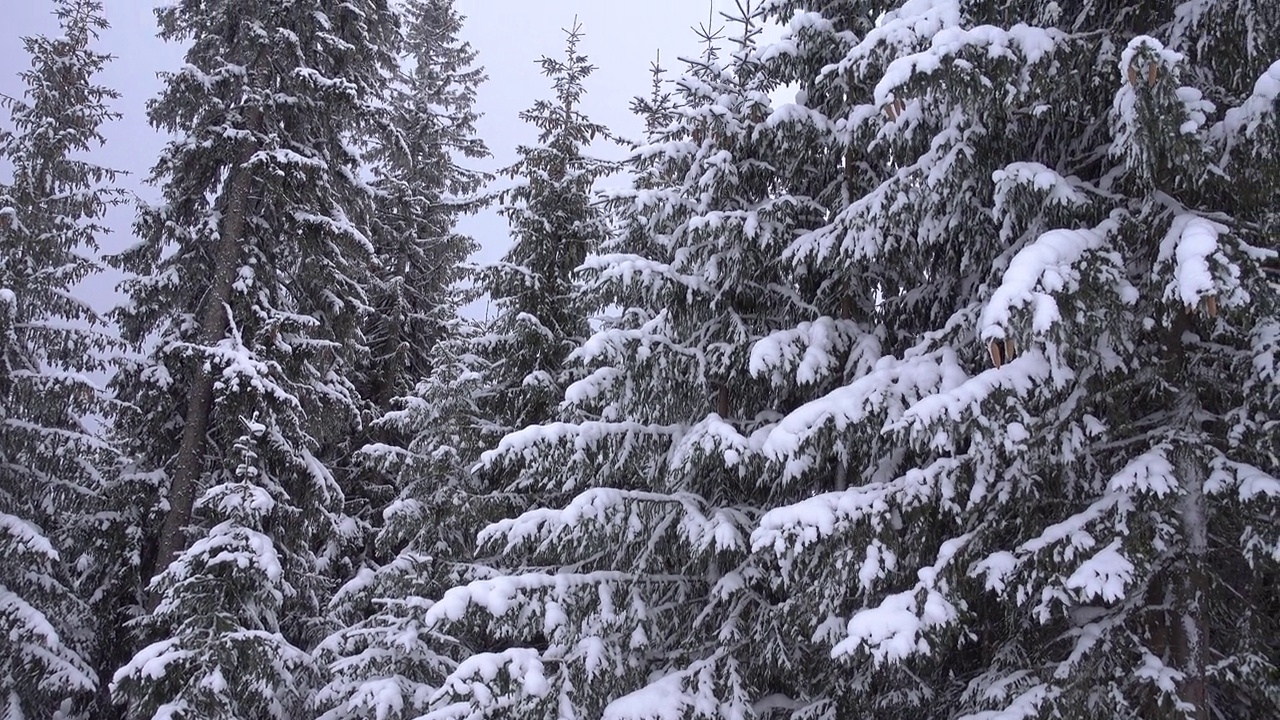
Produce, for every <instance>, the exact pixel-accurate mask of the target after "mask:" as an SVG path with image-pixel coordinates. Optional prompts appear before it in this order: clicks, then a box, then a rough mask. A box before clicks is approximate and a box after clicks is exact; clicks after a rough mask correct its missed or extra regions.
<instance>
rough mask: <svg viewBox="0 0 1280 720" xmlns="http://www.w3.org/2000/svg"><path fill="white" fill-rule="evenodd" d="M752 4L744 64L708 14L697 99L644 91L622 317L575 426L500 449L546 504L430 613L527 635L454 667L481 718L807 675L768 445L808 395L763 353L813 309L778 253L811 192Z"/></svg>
mask: <svg viewBox="0 0 1280 720" xmlns="http://www.w3.org/2000/svg"><path fill="white" fill-rule="evenodd" d="M733 19H734V20H735V21H736V22H737V23H738V24H739V25H740V27H742V28H743V30H742V31H741V32H740V33H739V34H738V35H737V37H736V42H735V43H734V48H733V50H732V52H731V53H730V54H729V56H728V58H727V61H725V60H721V58H720V57H719V53H718V51H717V50H716V42H717V40H718V38H717V37H716V35H715V34H714V33H713V32H712V30H711V28H709V27H708V28H704V31H703V35H704V40H705V41H706V43H707V46H708V51H707V52H705V53H704V54H703V57H702V58H701V59H699V60H695V61H692V62H691V63H690V68H689V71H688V72H687V73H686V74H685V75H684V77H682V78H681V79H680V80H679V81H678V82H677V84H676V92H675V102H674V103H673V104H671V105H669V104H667V103H663V102H661V101H660V100H659V101H658V102H652V103H645V104H643V105H642V107H644V108H646V109H648V108H653V109H654V110H653V111H652V112H647V113H646V114H647V115H648V116H649V118H651V119H653V120H654V122H653V123H651V124H650V135H651V142H649V143H648V144H646V145H644V146H642V147H640V148H638V149H637V150H636V151H635V152H634V154H633V158H632V161H631V163H630V166H631V169H632V170H633V172H635V174H636V176H637V178H636V181H635V186H636V188H635V190H634V191H633V192H629V193H626V194H625V196H624V197H623V198H620V199H619V201H618V204H619V205H620V206H621V214H622V229H623V232H622V234H621V235H620V236H619V237H618V238H617V239H616V240H613V241H611V242H610V243H609V244H608V246H607V247H605V248H602V251H601V252H600V253H598V254H596V255H593V256H592V257H590V258H588V259H587V261H586V263H585V264H584V270H586V272H587V277H588V280H587V288H588V289H587V298H588V299H589V301H590V303H591V305H593V306H595V307H597V308H600V309H602V310H605V312H604V313H603V314H602V315H601V316H600V317H598V318H597V319H596V322H598V323H599V329H598V330H597V331H596V332H595V333H594V334H593V335H592V336H591V337H590V338H588V339H587V340H586V341H585V342H583V343H582V344H580V345H579V346H578V348H577V349H576V350H575V351H574V354H573V356H572V360H573V361H575V362H577V363H580V364H581V365H582V366H584V367H585V369H586V370H587V371H588V373H587V374H586V376H585V377H583V378H582V379H581V380H578V381H576V382H575V383H574V384H572V385H570V386H569V387H568V388H566V390H565V393H564V407H563V409H562V413H563V415H564V416H565V417H566V419H568V420H569V422H555V423H544V424H541V425H536V426H532V427H529V428H527V429H524V430H520V431H517V432H515V433H512V434H509V435H508V436H507V437H505V438H504V439H503V440H502V442H501V444H500V446H499V447H498V448H497V449H496V450H495V451H494V452H492V453H489V454H487V455H486V456H485V458H484V463H485V465H486V466H487V467H489V468H490V470H489V471H490V472H503V471H505V472H511V473H513V474H515V475H516V477H517V478H518V480H517V483H516V486H517V487H527V488H529V496H530V497H531V498H533V499H534V500H540V501H541V503H540V505H541V506H540V507H535V508H534V509H532V510H529V511H528V512H526V513H524V514H523V515H521V516H519V517H517V518H513V519H510V520H502V521H499V522H497V523H494V524H492V525H490V526H489V527H488V528H486V529H485V530H484V531H483V532H482V534H481V541H482V551H483V552H491V553H493V554H494V555H495V560H494V561H493V564H494V566H495V568H497V569H499V570H501V571H502V574H500V575H496V576H493V577H488V578H483V579H478V580H476V581H473V582H471V583H469V584H468V585H466V586H463V587H459V588H455V589H451V590H450V591H448V592H447V593H446V594H445V595H444V597H443V598H441V600H440V601H439V603H437V604H436V605H435V606H433V607H432V608H431V610H430V611H429V612H428V618H429V619H431V620H434V621H438V622H448V623H451V624H449V625H448V626H449V627H461V628H471V627H474V626H477V625H479V626H483V627H486V628H487V630H488V631H489V632H490V633H493V634H495V635H496V636H497V637H498V638H500V639H501V640H503V641H504V644H505V645H507V648H506V649H504V650H501V651H500V652H491V653H488V654H476V655H474V656H472V657H471V658H469V659H467V660H466V661H464V662H463V663H462V664H461V665H460V666H459V668H458V670H457V671H456V672H455V673H454V675H453V677H452V678H451V679H450V680H449V682H448V684H447V685H446V692H447V694H448V697H450V698H451V699H452V700H453V701H454V702H457V703H459V705H460V706H462V707H464V708H466V710H465V711H459V712H458V715H457V716H459V717H479V716H481V715H484V714H493V713H495V712H504V713H511V714H522V715H530V716H539V717H553V716H554V717H565V718H579V717H581V718H586V717H602V716H603V717H607V718H631V717H686V716H697V715H699V714H700V713H703V714H707V715H708V716H712V717H726V718H729V717H749V716H751V714H753V713H754V712H756V711H755V709H754V708H755V707H756V705H757V703H758V702H761V701H765V702H767V700H766V698H769V697H771V696H773V695H774V694H775V693H776V692H778V690H779V689H780V688H781V687H784V685H785V682H784V681H785V680H786V671H785V669H784V668H785V666H786V664H787V663H788V662H789V661H790V658H789V652H790V649H791V647H792V643H789V642H786V641H785V640H786V639H785V638H781V637H780V636H779V630H780V628H781V626H780V625H779V622H778V620H779V618H778V617H776V616H775V614H774V612H773V610H772V608H771V605H770V601H769V599H768V598H767V596H765V595H764V594H762V593H761V592H759V588H760V583H761V578H760V577H759V571H758V568H757V566H756V563H755V562H754V560H753V559H752V557H751V556H750V554H749V549H750V548H749V545H748V538H749V535H750V533H751V531H752V529H753V527H754V522H755V518H756V517H758V516H759V514H760V513H761V512H762V511H763V510H764V509H765V508H766V507H767V505H768V504H769V503H770V502H773V499H772V495H773V493H774V489H773V488H772V487H771V483H770V478H769V477H768V476H765V475H763V474H762V473H761V472H760V470H761V466H760V463H759V462H758V461H757V460H756V459H755V458H754V457H753V456H752V454H751V452H750V448H751V444H752V438H753V437H754V436H755V435H756V434H757V432H758V431H760V430H761V429H762V428H765V427H767V426H768V424H769V423H770V422H772V421H774V420H776V419H777V417H778V412H777V408H779V407H785V406H787V405H788V404H790V403H792V397H791V396H792V391H791V390H790V389H782V390H781V391H775V388H774V387H772V386H771V385H770V384H769V383H768V382H763V381H760V380H757V379H755V378H753V377H752V376H751V374H750V368H751V357H750V356H751V351H752V348H753V346H754V345H755V343H757V342H758V341H760V340H761V339H763V338H765V337H768V336H770V335H771V334H772V333H773V332H774V331H775V330H776V329H778V328H782V327H788V326H790V325H791V324H792V323H793V322H794V321H795V320H796V319H797V318H798V316H799V309H800V307H801V306H802V303H800V302H798V295H797V293H795V292H794V291H792V290H791V289H790V288H787V287H785V286H784V285H782V284H781V283H780V282H779V280H780V279H781V276H780V273H781V272H782V271H783V270H784V269H785V267H784V266H783V265H781V264H780V263H779V262H777V259H776V250H775V247H776V246H777V245H778V244H780V243H784V242H786V241H787V240H789V239H790V238H791V237H792V232H791V230H792V228H793V227H794V225H795V222H796V221H797V217H798V214H797V207H798V204H797V203H796V202H794V201H793V199H792V198H784V199H777V198H775V197H774V195H773V192H772V189H773V180H774V178H775V175H776V167H775V165H774V164H773V161H772V158H771V153H772V144H771V143H772V142H773V140H772V139H771V138H772V133H773V130H772V129H771V127H770V124H769V122H768V119H769V117H770V115H771V108H770V101H769V98H768V96H767V94H766V92H765V91H764V89H765V87H766V80H765V78H764V77H763V76H761V75H760V73H759V66H758V64H757V62H756V61H755V59H754V50H755V48H754V43H755V38H756V36H757V34H758V32H759V27H760V26H759V18H758V16H757V10H756V8H754V7H752V6H751V5H748V4H744V5H741V6H740V7H739V13H738V14H737V15H735V16H734V18H733ZM657 97H658V98H659V99H660V98H661V92H660V91H659V93H658V94H657ZM664 114H665V115H668V116H669V117H670V118H671V122H670V123H669V124H667V125H665V126H663V125H661V124H660V120H661V115H664ZM783 492H784V493H785V492H786V491H785V489H784V491H783ZM566 493H570V494H572V497H570V498H565V494H566ZM783 497H786V495H783ZM562 498H565V499H562ZM792 499H796V498H792ZM553 503H554V504H553ZM439 716H440V717H444V716H445V711H443V710H442V711H441V713H440V715H439Z"/></svg>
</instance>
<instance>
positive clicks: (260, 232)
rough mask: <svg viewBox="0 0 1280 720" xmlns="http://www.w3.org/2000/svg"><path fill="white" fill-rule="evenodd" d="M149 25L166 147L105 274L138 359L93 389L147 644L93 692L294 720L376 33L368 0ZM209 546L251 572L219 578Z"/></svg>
mask: <svg viewBox="0 0 1280 720" xmlns="http://www.w3.org/2000/svg"><path fill="white" fill-rule="evenodd" d="M157 17H158V19H159V23H160V28H161V37H162V38H164V39H166V40H171V41H184V42H188V43H189V49H188V51H187V55H186V64H185V65H184V66H183V67H182V68H181V69H180V70H178V71H176V72H172V73H168V74H166V75H165V76H164V79H165V83H166V86H165V90H164V91H163V92H162V94H161V95H160V97H159V98H157V99H156V100H155V101H153V102H152V104H151V105H150V108H149V117H150V119H151V122H152V124H153V125H155V126H156V127H157V128H158V129H161V130H163V131H166V132H169V133H172V134H173V135H174V140H173V141H172V142H170V143H169V144H168V145H167V146H166V148H165V150H164V152H163V153H162V155H161V157H160V160H159V161H158V163H157V165H156V167H155V169H154V171H153V175H152V181H153V182H154V183H156V184H158V185H160V187H161V190H162V193H163V197H164V200H163V202H162V203H161V204H159V205H156V206H145V207H142V208H140V211H139V219H138V222H137V225H136V232H137V234H138V235H139V237H140V239H141V240H140V242H139V244H138V245H136V246H135V247H133V248H131V249H129V250H128V251H126V252H125V253H123V254H121V255H119V256H116V257H115V258H113V262H114V263H115V264H116V265H117V266H118V267H120V268H121V269H123V270H125V271H127V272H129V273H131V274H132V275H133V276H134V277H132V278H131V279H129V280H127V281H126V282H125V284H124V286H123V289H124V291H125V293H126V294H127V296H128V302H127V303H126V304H125V305H124V306H122V307H121V308H120V309H119V310H118V311H117V313H116V319H117V321H118V322H119V324H120V326H121V329H122V332H123V334H124V337H125V339H126V341H128V342H129V343H130V344H131V345H132V346H133V347H134V348H135V349H137V350H139V351H143V352H145V355H144V356H143V357H141V358H138V359H132V360H127V361H125V362H123V363H122V364H121V367H120V368H119V370H118V373H117V375H116V378H115V380H114V381H113V383H114V387H115V388H116V390H117V392H118V393H119V395H120V397H121V398H122V399H124V400H126V401H127V402H128V403H129V405H130V408H131V411H130V412H128V413H125V414H122V417H121V418H120V421H119V422H118V424H117V428H116V431H117V433H118V434H119V436H120V438H121V441H122V443H123V445H124V448H125V450H126V451H127V453H128V454H129V456H130V459H131V465H130V467H129V469H128V471H127V472H126V473H125V474H124V475H122V476H121V477H120V478H119V479H118V480H117V482H118V484H119V486H120V487H119V491H118V495H119V497H120V498H121V499H122V503H124V508H125V509H128V510H129V512H131V513H132V514H131V515H128V514H123V513H122V523H124V524H123V525H122V527H121V528H120V530H119V533H120V534H121V536H122V537H124V538H125V539H126V540H128V541H129V542H130V543H132V546H131V549H132V553H133V554H132V556H126V557H129V559H130V561H131V565H130V566H129V567H126V568H124V569H122V571H121V573H120V575H121V577H122V581H123V582H129V581H130V580H131V579H132V582H133V583H135V584H136V585H135V587H136V588H139V589H140V588H141V587H142V586H144V585H145V584H146V583H147V581H148V580H150V579H151V578H152V577H153V576H154V577H155V580H154V581H153V582H152V584H151V587H150V590H149V591H148V596H147V597H145V598H142V597H137V596H136V591H134V592H130V591H129V587H128V586H124V587H123V588H122V591H121V596H122V597H121V599H120V602H121V604H122V606H124V608H125V609H126V610H127V609H128V608H129V606H130V605H133V606H135V608H136V606H137V605H145V607H144V610H145V614H143V615H142V617H140V618H139V619H138V620H137V621H136V622H135V627H136V629H137V633H138V634H139V635H140V636H141V637H142V638H143V639H145V640H146V641H148V642H150V644H149V645H148V646H147V647H145V648H143V649H142V650H139V651H138V652H137V654H136V655H134V657H133V659H132V660H131V661H129V662H128V663H127V664H125V666H124V667H123V668H121V670H120V671H119V672H118V673H117V674H116V678H115V679H116V684H115V697H116V699H117V701H119V702H121V703H123V704H125V705H126V706H127V708H128V711H127V712H128V713H129V714H131V715H133V714H141V713H144V712H160V710H159V709H161V708H163V709H164V711H165V712H167V713H169V714H170V716H175V717H202V718H203V717H242V716H244V715H246V714H247V715H254V716H271V717H294V716H296V713H297V712H298V711H299V707H300V706H299V703H300V702H301V701H302V700H304V699H305V698H306V697H307V696H308V695H309V693H310V692H311V688H310V687H309V684H308V683H309V682H310V676H309V672H307V667H306V666H307V665H308V664H309V663H310V659H309V656H308V655H307V654H306V653H308V652H309V651H310V649H311V648H312V647H313V645H314V643H315V642H317V641H318V639H319V638H321V637H323V635H324V634H325V633H326V632H327V631H328V630H329V629H330V627H331V626H330V624H329V621H328V619H327V618H326V617H325V608H326V606H327V603H328V600H329V595H330V594H331V588H332V583H333V582H334V580H335V579H336V578H338V577H341V576H343V575H345V574H346V572H347V568H346V565H347V561H346V559H345V557H344V555H345V552H346V550H347V549H348V548H347V547H346V545H347V544H348V543H350V542H351V541H353V540H354V539H356V535H357V533H356V531H355V528H354V523H353V522H352V521H351V519H350V518H348V517H346V516H344V515H343V514H342V510H343V500H344V496H343V491H342V488H341V487H340V485H339V482H338V480H339V479H338V478H335V473H334V471H333V461H334V459H335V458H341V456H342V455H343V454H344V453H347V452H348V450H347V448H348V447H349V438H350V437H351V436H352V434H353V433H354V432H356V431H358V429H359V417H358V413H359V409H360V408H361V406H362V401H361V399H360V397H359V395H358V390H357V388H356V386H355V381H354V378H353V375H354V368H356V367H357V366H358V365H359V364H360V363H361V362H363V361H364V360H365V359H366V358H367V349H366V347H365V345H364V342H365V341H364V338H363V336H362V335H361V333H360V329H361V322H362V320H363V318H364V315H365V314H366V312H367V311H368V309H369V293H368V286H369V283H370V281H371V280H370V273H369V269H370V268H371V267H372V266H373V264H374V252H375V249H374V247H373V245H372V242H371V241H370V238H369V226H370V220H369V218H370V216H371V214H372V211H373V207H372V201H371V197H372V196H373V193H372V192H371V191H370V188H369V187H367V186H366V185H365V184H364V183H363V182H362V181H361V180H360V178H359V173H358V168H359V157H358V155H357V148H358V147H359V146H360V141H361V135H360V133H362V132H365V131H366V130H367V128H369V127H370V126H371V123H372V120H373V118H374V117H375V115H376V105H377V103H378V101H379V100H380V99H381V98H382V97H383V96H384V89H385V81H386V78H387V76H388V74H389V73H390V71H391V70H392V63H393V58H392V56H391V54H390V52H391V50H393V49H394V42H395V31H396V28H395V18H394V16H393V15H392V14H391V12H390V10H389V9H388V8H387V6H386V4H385V3H384V2H382V1H381V0H367V1H361V2H354V3H353V2H345V1H344V2H328V1H327V0H316V1H314V2H306V3H294V2H244V1H242V0H226V1H220V2H213V3H209V2H195V1H191V2H182V3H179V4H176V5H172V6H168V7H165V8H161V9H159V10H157ZM248 421H252V427H253V428H254V429H253V432H252V433H250V435H251V436H252V441H251V442H250V440H248V439H246V437H245V432H244V428H245V423H246V422H248ZM246 443H248V444H247V445H246ZM246 447H251V449H252V453H251V454H252V458H251V459H249V458H248V455H246V452H247V451H246V450H245V449H244V448H246ZM246 463H247V464H246ZM247 467H252V468H253V471H252V472H249V471H247V470H245V468H247ZM237 468H240V471H237ZM245 486H250V487H251V489H246V488H245ZM228 488H229V489H228ZM202 497H203V498H206V500H205V501H203V504H202V505H201V508H202V509H201V511H200V512H199V513H197V514H196V515H194V516H193V515H192V511H193V509H195V505H196V502H195V501H196V500H197V498H202ZM232 497H242V498H245V501H244V503H242V505H243V506H242V507H241V506H236V507H232V505H233V504H232V503H230V500H228V498H232ZM263 498H265V499H263ZM260 499H262V502H259V501H258V500H260ZM268 500H269V502H268ZM136 508H142V509H141V510H137V509H136ZM162 508H163V509H162ZM156 520H158V521H159V523H158V524H159V525H160V527H159V532H158V535H157V536H154V537H151V536H149V533H147V531H146V530H144V529H142V528H145V527H146V526H147V523H154V522H156ZM193 520H194V522H193ZM192 526H194V527H193V529H194V530H195V532H191V531H190V530H189V528H191V527H192ZM224 546H225V547H227V548H231V549H229V550H228V553H231V555H228V556H227V557H232V556H234V557H235V558H242V556H245V555H246V554H249V555H252V554H255V553H256V559H255V560H253V562H252V563H250V562H249V561H248V560H244V562H243V563H241V562H240V560H237V563H238V564H237V565H236V567H234V568H233V567H224V560H225V559H226V558H224V557H223V556H221V555H219V554H218V552H219V550H218V549H219V548H221V547H224ZM171 563H172V564H171ZM220 583H223V584H228V585H230V586H231V587H233V588H235V589H236V598H234V600H235V601H234V602H232V600H231V599H227V598H226V597H224V595H225V593H227V592H229V590H228V589H224V588H220V587H218V585H219V584H220ZM228 603H229V604H228ZM224 606H225V607H224ZM213 607H219V608H223V610H224V612H221V613H220V614H216V615H210V612H211V608H213ZM136 611H137V610H136V609H135V610H134V612H136ZM290 648H293V649H292V650H291V649H290ZM123 650H124V652H125V653H126V655H125V657H127V653H129V652H132V650H131V649H130V648H129V647H128V646H127V645H126V646H125V647H124V648H123ZM294 650H296V651H297V652H300V653H302V655H300V656H299V655H297V654H296V653H295V651H294ZM277 651H280V652H284V655H277V654H276V653H277ZM232 665H239V666H237V667H235V672H234V673H233V672H229V671H228V669H229V668H230V667H231V666H232ZM165 668H167V671H166V670H165ZM168 673H172V675H169V674H168ZM224 684H225V687H224V686H223V685H224ZM267 687H269V688H271V691H270V693H269V695H270V697H267V695H264V692H265V690H264V688H267Z"/></svg>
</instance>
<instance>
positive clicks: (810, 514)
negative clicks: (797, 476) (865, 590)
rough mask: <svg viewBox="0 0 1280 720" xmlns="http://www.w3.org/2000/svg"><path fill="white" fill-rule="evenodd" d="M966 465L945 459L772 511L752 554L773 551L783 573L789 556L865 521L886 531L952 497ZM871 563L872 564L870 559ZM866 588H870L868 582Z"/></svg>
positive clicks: (754, 540) (756, 535)
mask: <svg viewBox="0 0 1280 720" xmlns="http://www.w3.org/2000/svg"><path fill="white" fill-rule="evenodd" d="M962 464H963V461H962V460H961V459H958V458H941V459H938V460H936V461H934V462H933V464H932V465H929V466H928V467H925V468H912V469H911V470H910V471H908V472H907V473H906V474H904V475H902V476H901V477H898V478H896V479H894V480H890V481H889V482H872V483H868V484H866V485H861V486H858V487H854V488H850V489H848V490H840V491H837V492H830V493H824V494H822V495H817V496H814V497H811V498H807V499H805V500H801V501H800V502H798V503H795V504H792V505H785V506H782V507H778V508H775V509H773V510H770V511H769V512H767V513H765V514H764V516H763V517H761V518H760V523H759V526H758V527H757V528H756V530H755V532H753V533H752V534H751V547H752V550H753V551H760V550H764V549H771V550H772V551H773V552H774V553H775V554H776V555H777V556H778V557H779V558H780V560H781V562H782V563H783V565H784V568H785V566H786V564H787V563H788V560H787V558H788V557H789V556H793V555H795V554H798V553H800V552H801V551H803V550H804V549H805V548H806V547H808V546H809V545H812V544H814V543H816V542H817V541H819V540H821V539H823V538H827V537H830V536H832V535H835V534H836V533H838V532H840V531H841V530H844V529H846V528H848V527H851V526H852V525H854V524H856V523H859V522H862V521H865V522H867V523H868V524H869V526H870V527H871V528H872V529H873V530H882V529H884V528H885V527H886V524H887V523H888V521H889V519H890V517H891V516H892V515H893V514H894V513H901V512H906V511H910V510H912V509H914V508H916V507H919V506H921V505H923V504H924V503H925V502H927V501H928V500H929V499H930V498H933V497H943V498H947V497H951V496H954V494H955V484H956V483H955V476H956V475H957V473H958V472H959V470H960V468H961V466H962ZM868 560H869V561H871V560H873V558H871V556H870V554H869V555H868ZM861 574H862V573H860V576H861ZM863 584H864V585H870V582H869V581H868V580H866V579H864V583H863Z"/></svg>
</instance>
